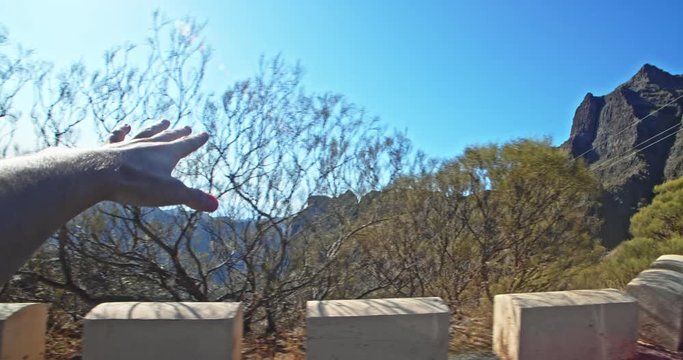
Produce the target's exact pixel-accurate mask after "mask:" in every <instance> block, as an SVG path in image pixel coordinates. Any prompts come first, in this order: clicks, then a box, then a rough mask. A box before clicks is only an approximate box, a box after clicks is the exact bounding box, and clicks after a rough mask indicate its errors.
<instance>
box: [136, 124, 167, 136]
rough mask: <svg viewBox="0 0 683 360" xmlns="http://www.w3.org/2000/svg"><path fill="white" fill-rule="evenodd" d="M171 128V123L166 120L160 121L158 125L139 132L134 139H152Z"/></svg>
mask: <svg viewBox="0 0 683 360" xmlns="http://www.w3.org/2000/svg"><path fill="white" fill-rule="evenodd" d="M169 126H171V122H170V121H168V120H162V121H161V122H160V123H158V124H155V125H152V126H150V127H148V128H147V129H145V130H143V131H141V132H140V133H139V134H137V135H135V138H136V139H144V138H149V137H152V136H154V135H156V134H158V133H160V132H162V131H164V130H166V129H168V127H169Z"/></svg>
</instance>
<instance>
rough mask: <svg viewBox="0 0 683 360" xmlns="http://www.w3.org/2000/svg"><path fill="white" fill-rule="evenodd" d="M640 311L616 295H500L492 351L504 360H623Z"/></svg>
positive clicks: (631, 352)
mask: <svg viewBox="0 0 683 360" xmlns="http://www.w3.org/2000/svg"><path fill="white" fill-rule="evenodd" d="M637 338H638V305H637V303H636V300H635V299H633V298H632V297H630V296H627V295H624V294H623V293H621V292H619V291H617V290H614V289H605V290H574V291H555V292H540V293H526V294H503V295H497V296H496V297H495V299H494V313H493V350H494V352H495V353H496V354H497V355H498V356H499V357H500V358H501V359H506V360H547V359H554V360H564V359H567V360H569V359H593V360H627V359H632V358H633V357H634V356H635V354H636V341H637Z"/></svg>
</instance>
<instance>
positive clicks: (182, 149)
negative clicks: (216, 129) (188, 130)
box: [169, 133, 209, 158]
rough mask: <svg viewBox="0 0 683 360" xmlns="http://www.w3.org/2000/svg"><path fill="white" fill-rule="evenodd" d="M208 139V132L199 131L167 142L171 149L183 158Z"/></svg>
mask: <svg viewBox="0 0 683 360" xmlns="http://www.w3.org/2000/svg"><path fill="white" fill-rule="evenodd" d="M208 140H209V134H207V133H201V134H199V135H194V136H188V137H185V138H182V139H178V140H175V141H172V142H170V143H169V144H170V146H171V147H172V151H173V152H175V154H176V155H177V156H178V157H179V158H184V157H185V156H187V155H190V154H191V153H193V152H194V151H195V150H197V149H199V148H200V147H202V145H204V144H206V142H207V141H208Z"/></svg>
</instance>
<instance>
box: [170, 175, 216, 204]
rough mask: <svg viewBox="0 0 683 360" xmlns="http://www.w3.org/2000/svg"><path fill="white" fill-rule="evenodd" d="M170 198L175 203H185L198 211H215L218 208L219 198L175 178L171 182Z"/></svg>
mask: <svg viewBox="0 0 683 360" xmlns="http://www.w3.org/2000/svg"><path fill="white" fill-rule="evenodd" d="M169 185H170V186H169V188H168V190H169V195H170V194H172V195H170V197H169V200H171V202H173V203H174V204H184V205H187V206H189V207H191V208H193V209H195V210H198V211H208V212H213V211H216V209H218V199H216V198H215V197H214V196H213V195H210V194H207V193H205V192H203V191H201V190H199V189H193V188H190V187H187V186H185V184H183V183H182V181H180V180H178V179H175V178H174V179H173V180H172V184H169Z"/></svg>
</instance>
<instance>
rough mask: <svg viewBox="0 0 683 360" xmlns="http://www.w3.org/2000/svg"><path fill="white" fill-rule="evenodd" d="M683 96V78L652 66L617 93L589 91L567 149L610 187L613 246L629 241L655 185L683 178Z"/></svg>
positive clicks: (608, 232) (607, 207)
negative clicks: (632, 220)
mask: <svg viewBox="0 0 683 360" xmlns="http://www.w3.org/2000/svg"><path fill="white" fill-rule="evenodd" d="M682 95H683V75H672V74H669V73H668V72H666V71H664V70H661V69H659V68H657V67H655V66H652V65H649V64H646V65H644V66H643V67H642V68H641V69H640V70H639V71H638V72H637V73H636V74H635V75H634V76H633V77H632V78H631V79H630V80H628V81H627V82H625V83H623V84H621V85H620V86H618V87H617V88H616V89H615V90H614V91H612V92H611V93H609V94H607V95H604V96H594V95H593V94H591V93H588V94H587V95H586V97H585V98H584V99H583V101H582V102H581V105H579V107H578V108H577V110H576V114H575V115H574V121H573V124H572V130H571V134H570V136H569V139H568V140H567V141H566V142H565V143H564V144H563V145H562V146H563V147H565V148H567V149H568V150H569V151H570V152H571V154H572V155H573V156H574V157H582V158H584V159H585V160H586V161H587V162H588V163H589V164H590V166H591V168H592V169H593V170H594V171H595V172H596V174H598V176H599V177H600V179H601V180H602V181H603V184H604V185H605V192H604V194H603V199H602V200H603V206H602V209H601V215H602V218H603V219H604V224H603V227H602V234H601V235H602V239H603V242H604V244H605V245H606V246H608V247H610V248H611V247H614V246H616V245H617V244H619V243H620V242H621V241H623V240H625V239H627V238H628V237H629V233H628V226H629V218H630V217H631V215H633V214H634V213H635V212H636V211H637V209H638V208H639V207H641V206H643V205H645V204H648V203H649V202H650V200H652V196H653V194H652V190H653V188H654V186H655V185H657V184H660V183H662V182H663V181H665V180H668V179H671V178H676V177H679V176H681V175H683V131H679V130H681V129H683V127H681V121H682V118H681V117H682V115H683V97H681V96H682ZM679 97H681V98H679ZM657 110H658V111H657ZM639 119H642V121H639Z"/></svg>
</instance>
